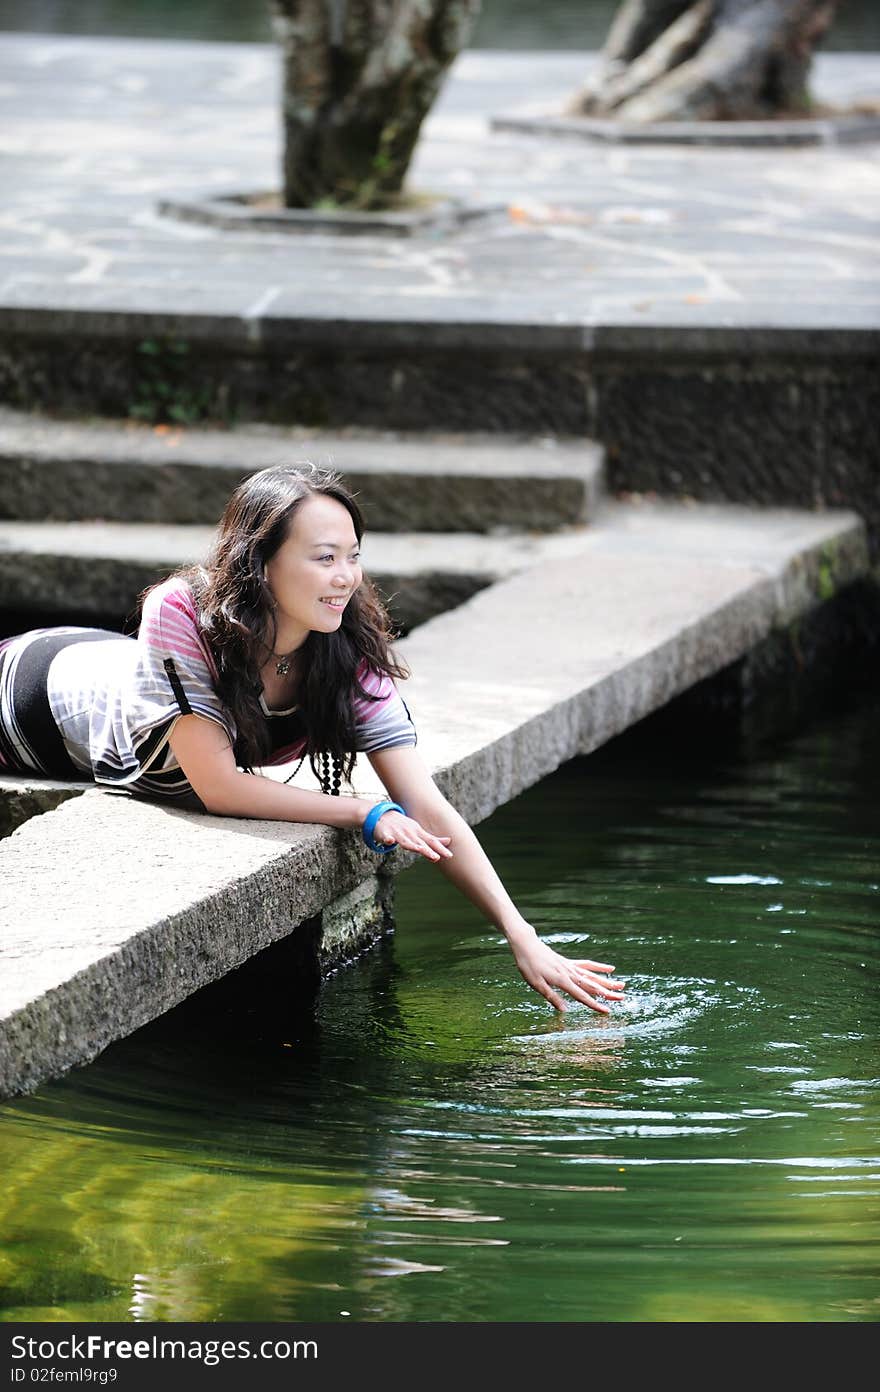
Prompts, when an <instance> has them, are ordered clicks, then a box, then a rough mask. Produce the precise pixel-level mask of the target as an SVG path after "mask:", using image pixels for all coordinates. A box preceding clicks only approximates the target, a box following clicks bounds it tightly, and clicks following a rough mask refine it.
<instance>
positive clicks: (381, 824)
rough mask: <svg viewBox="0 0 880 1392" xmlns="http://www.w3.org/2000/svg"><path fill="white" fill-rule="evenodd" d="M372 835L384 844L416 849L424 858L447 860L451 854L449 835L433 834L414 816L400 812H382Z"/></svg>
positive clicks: (410, 849)
mask: <svg viewBox="0 0 880 1392" xmlns="http://www.w3.org/2000/svg"><path fill="white" fill-rule="evenodd" d="M373 837H374V839H375V840H376V841H379V842H381V843H382V845H385V846H402V847H403V849H404V850H405V851H416V852H417V854H418V855H422V856H424V857H425V859H426V860H433V861H438V860H448V859H450V857H451V856H452V852H451V851H450V849H449V842H450V841H451V840H452V837H451V836H435V835H434V834H433V832H430V831H426V830H425V828H424V827H423V826H421V825H420V823H419V822H417V821H416V820H415V818H414V817H407V816H405V815H404V814H403V813H402V812H383V813H382V816H381V817H380V818H379V820H378V822H377V823H376V825H375V827H374V829H373Z"/></svg>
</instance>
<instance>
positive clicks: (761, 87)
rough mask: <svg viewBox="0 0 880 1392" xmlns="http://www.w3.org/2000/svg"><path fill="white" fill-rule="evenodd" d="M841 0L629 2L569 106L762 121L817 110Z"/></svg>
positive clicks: (633, 115)
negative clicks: (817, 66) (815, 74)
mask: <svg viewBox="0 0 880 1392" xmlns="http://www.w3.org/2000/svg"><path fill="white" fill-rule="evenodd" d="M838 4H839V0H623V4H622V5H621V7H620V9H619V10H618V12H617V14H616V15H615V18H614V22H613V24H612V26H611V30H610V32H609V35H608V38H607V40H606V43H605V47H604V49H603V50H602V54H601V58H600V61H599V64H598V65H597V67H596V69H595V71H594V72H593V73H591V75H590V77H589V79H588V81H587V83H586V84H585V86H584V87H583V88H582V90H581V91H580V92H578V93H577V95H576V97H575V98H574V100H573V101H572V102H571V103H570V104H569V110H570V111H571V112H573V113H574V114H577V115H582V116H586V115H590V116H614V117H619V118H620V119H621V120H625V121H639V122H651V121H685V120H689V121H693V120H698V121H699V120H703V121H725V120H728V121H729V120H756V119H762V118H764V119H766V118H767V117H771V116H777V115H780V114H800V113H803V112H805V111H807V110H808V109H809V101H810V98H809V91H808V87H807V83H808V78H809V72H810V65H811V63H812V57H813V50H814V48H815V46H816V44H817V43H818V41H819V39H820V38H821V37H822V35H823V34H824V33H825V31H826V29H827V28H828V27H829V25H830V24H831V23H832V21H833V19H834V15H835V13H836V11H837V6H838Z"/></svg>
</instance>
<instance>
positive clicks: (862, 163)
mask: <svg viewBox="0 0 880 1392" xmlns="http://www.w3.org/2000/svg"><path fill="white" fill-rule="evenodd" d="M591 61H592V57H591V55H589V54H586V53H582V54H579V53H569V54H561V53H553V54H540V53H539V54H533V53H492V52H467V53H465V54H464V55H463V56H462V57H461V58H460V59H459V60H458V62H457V63H456V64H455V66H454V69H453V71H452V75H451V78H450V80H449V81H448V83H447V86H446V88H445V90H444V92H443V94H442V96H441V98H440V100H439V101H438V103H437V104H436V106H435V108H434V110H433V112H432V114H431V116H430V118H429V119H428V121H427V123H426V125H425V127H424V128H423V135H422V139H421V141H420V144H419V147H418V150H417V154H416V158H415V162H414V165H413V167H412V171H411V179H410V183H411V186H412V187H413V188H415V189H417V190H424V191H433V192H438V193H445V194H452V195H456V196H463V197H473V198H479V199H480V200H488V201H489V202H493V203H497V204H499V205H500V207H501V208H502V211H501V212H500V213H499V214H497V215H495V216H493V217H490V218H488V219H486V220H481V221H479V222H477V223H474V224H472V225H470V226H466V227H464V228H462V229H461V230H460V231H459V232H457V233H456V234H454V235H451V236H450V235H444V236H442V237H433V238H432V237H430V236H423V237H416V238H413V239H408V240H407V241H406V242H405V243H401V242H395V243H394V244H391V243H388V242H383V241H382V240H380V239H378V238H358V239H354V240H353V239H346V238H339V237H332V236H324V235H322V236H315V237H291V236H283V235H264V234H253V233H236V234H229V233H223V232H219V231H217V230H212V229H209V228H199V227H194V226H186V225H184V224H181V223H179V222H174V221H172V220H169V219H163V218H160V217H159V216H157V213H156V206H157V202H158V200H160V199H161V198H162V197H164V196H169V195H177V196H183V195H185V194H187V193H190V192H193V191H214V192H218V193H219V192H228V191H236V190H237V191H241V190H246V189H255V188H267V189H269V188H274V187H276V186H277V184H278V181H279V168H280V132H279V120H278V110H279V95H278V92H279V73H278V58H277V53H276V51H275V50H274V49H273V48H272V47H268V46H261V45H237V44H193V43H181V42H175V43H166V42H151V41H132V40H122V39H92V38H88V39H85V38H60V37H57V36H28V35H19V34H4V35H0V153H2V156H3V163H4V199H3V209H2V213H0V324H3V323H6V324H7V325H13V324H14V323H20V322H21V317H20V315H21V312H24V313H25V315H26V316H27V317H28V318H29V320H30V322H31V323H33V322H35V318H34V316H39V315H40V314H42V315H47V314H49V315H51V316H53V317H54V318H55V319H56V320H57V322H58V325H59V329H61V328H62V327H63V323H64V319H65V316H67V315H70V314H72V313H76V312H79V313H82V312H85V311H91V312H94V313H98V314H102V313H112V314H125V315H128V316H137V315H144V316H146V315H151V314H154V313H157V312H159V311H166V312H169V313H173V314H175V315H185V316H190V317H191V318H194V319H198V318H201V317H204V316H207V317H208V318H209V319H210V320H211V321H213V322H214V323H215V324H216V325H219V326H220V327H222V326H223V324H224V323H225V324H226V326H227V328H229V326H230V325H231V324H235V325H240V326H241V328H242V333H243V334H244V336H245V338H246V337H247V334H248V333H249V332H250V333H251V334H256V335H258V334H259V333H263V334H264V335H265V334H268V333H270V332H271V331H272V328H273V326H278V325H279V324H288V325H289V324H291V323H299V324H303V323H305V322H311V323H314V322H321V323H323V324H325V325H326V326H328V329H329V328H331V327H332V326H334V325H336V326H337V328H339V326H343V325H345V324H348V323H350V322H351V321H353V320H355V321H357V322H358V323H359V324H360V325H361V327H362V330H363V329H364V328H365V327H367V326H369V325H370V324H371V323H372V324H374V325H376V326H377V327H378V326H384V330H383V331H384V332H386V333H387V328H388V325H389V324H391V323H393V324H395V325H398V326H399V327H400V329H401V330H402V331H404V330H406V329H407V327H409V329H410V330H413V329H417V330H418V333H419V340H420V342H422V343H424V342H425V341H426V339H425V336H426V335H428V336H429V338H430V336H433V339H434V341H437V342H438V343H441V342H458V341H463V338H466V336H467V327H468V326H470V328H471V332H472V333H480V334H482V335H484V336H485V335H487V334H490V333H491V331H492V328H493V326H495V329H496V330H503V332H504V334H505V341H507V342H511V343H512V342H514V339H513V338H512V337H511V334H512V333H513V331H514V330H515V329H517V328H519V329H520V330H521V331H522V333H523V334H524V335H525V337H526V339H527V341H528V343H529V345H530V347H532V348H534V347H535V346H536V344H537V343H538V342H539V341H541V339H542V337H543V339H544V340H546V341H547V342H550V341H551V340H552V341H554V342H558V343H560V344H562V343H566V342H571V343H574V342H575V341H576V340H577V341H580V342H582V343H584V344H585V345H587V344H588V343H589V341H590V339H589V336H588V337H587V338H584V335H585V334H587V335H589V333H590V332H591V331H598V330H599V329H604V330H605V331H609V330H611V329H613V328H614V327H615V326H619V327H623V328H627V327H628V326H629V327H632V326H635V327H637V328H640V329H643V330H644V329H647V328H649V327H651V326H658V327H664V326H665V327H666V328H667V329H668V328H669V327H670V326H673V327H678V328H682V329H684V330H685V331H691V330H694V329H700V328H706V327H709V326H711V327H715V328H719V327H720V328H723V327H724V326H738V325H748V326H750V327H751V328H752V329H758V330H760V329H762V328H765V329H766V328H768V327H771V328H775V329H781V328H788V329H803V328H809V327H811V326H812V327H822V328H827V327H830V326H832V325H833V326H836V327H838V328H841V329H858V328H865V327H872V328H876V327H877V325H878V322H880V256H878V226H880V143H873V144H868V145H860V146H857V147H848V148H845V149H824V148H823V149H808V150H791V149H782V150H778V149H777V150H773V149H771V150H754V149H750V150H730V149H724V150H709V149H699V148H682V147H671V146H670V147H650V148H647V147H631V148H607V147H602V146H585V145H581V144H577V143H567V142H564V141H562V142H558V141H552V140H539V139H534V138H532V137H527V136H517V135H514V134H501V133H495V134H493V133H491V132H490V130H489V120H490V118H491V117H492V116H493V115H494V114H498V113H501V112H508V113H509V112H511V111H516V110H517V109H531V108H533V107H534V106H535V105H538V106H541V107H543V108H547V107H548V106H552V105H553V104H554V103H558V102H561V101H562V99H563V98H564V97H565V96H566V95H567V94H568V93H570V92H571V91H572V90H574V88H575V87H576V86H577V85H578V83H579V81H580V79H581V76H582V74H583V73H584V71H585V70H586V68H587V67H588V65H589V64H590V62H591ZM814 86H815V91H816V95H817V96H818V97H819V98H820V99H822V100H825V101H829V102H832V103H833V102H835V101H839V102H846V101H852V100H858V99H865V100H874V101H876V100H877V99H878V97H880V57H878V56H877V55H872V54H864V55H852V54H827V55H820V58H819V61H818V63H817V67H816V74H815V84H814ZM208 251H209V252H210V254H209V255H208V254H206V252H208ZM145 323H146V321H145ZM190 332H191V334H192V335H193V337H194V336H195V334H194V330H193V325H192V324H190Z"/></svg>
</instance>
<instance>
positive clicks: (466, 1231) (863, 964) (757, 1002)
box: [0, 706, 880, 1322]
mask: <svg viewBox="0 0 880 1392" xmlns="http://www.w3.org/2000/svg"><path fill="white" fill-rule="evenodd" d="M878 716H880V707H877V706H875V707H874V708H867V709H866V708H863V709H861V710H860V711H857V712H855V713H853V714H849V715H846V716H845V717H837V718H836V719H835V720H834V721H829V723H828V724H827V725H821V726H817V727H815V728H813V729H812V731H811V732H809V733H808V734H806V735H804V736H802V737H800V738H798V739H796V740H794V741H792V742H791V743H790V744H788V745H787V746H786V747H783V748H781V749H778V750H777V751H775V752H774V753H773V755H772V756H764V757H761V758H756V759H753V760H752V761H751V762H735V761H724V760H723V759H715V760H714V761H710V760H707V759H706V758H705V757H702V758H699V759H698V758H694V759H693V760H692V761H691V762H687V761H685V759H684V756H683V755H682V754H681V753H680V752H676V751H675V750H673V749H672V748H670V747H668V746H667V748H666V749H665V750H664V749H662V748H661V749H660V750H659V751H658V749H657V742H656V740H655V741H654V742H653V743H652V744H649V745H647V746H646V745H644V744H641V745H640V744H639V743H638V742H636V741H633V740H630V741H629V742H623V743H622V744H619V745H618V746H617V747H616V748H612V749H609V750H607V751H604V752H603V753H602V754H601V755H600V756H597V757H594V758H593V759H590V760H585V761H580V762H578V763H576V764H574V765H571V766H569V767H568V768H566V769H565V770H562V771H561V772H560V773H558V774H557V775H555V776H554V777H553V778H551V779H548V780H547V781H546V782H545V783H543V784H542V785H541V786H540V787H538V788H536V789H534V790H532V791H531V792H530V793H528V794H526V795H525V796H524V797H522V798H520V799H519V800H518V801H517V802H516V803H514V804H513V805H511V806H510V807H508V808H507V809H505V810H504V811H502V812H501V813H500V814H499V815H497V816H496V817H494V818H493V819H492V821H491V822H490V823H488V824H487V825H486V826H485V827H484V828H483V829H482V836H483V840H484V842H485V844H486V845H487V847H488V848H489V850H490V852H491V854H492V855H493V857H494V858H495V860H496V863H497V864H498V866H499V868H500V870H501V873H502V875H503V877H504V878H505V880H506V881H507V883H508V884H509V886H510V888H511V889H512V891H513V892H514V894H515V896H516V897H517V899H518V900H519V902H520V903H521V905H522V906H523V908H524V909H525V910H526V912H527V913H528V914H529V915H530V916H531V917H532V919H533V921H534V922H535V923H536V924H537V925H538V927H539V928H540V930H541V932H542V933H543V934H545V935H546V936H548V937H549V938H550V939H551V940H552V941H554V942H556V943H558V944H560V945H563V946H564V947H565V948H567V949H570V950H571V951H572V953H575V952H576V953H577V955H584V954H586V955H594V956H598V957H600V958H602V959H605V960H609V961H613V962H615V963H616V964H617V967H618V969H619V970H620V971H621V972H625V973H626V975H627V976H628V979H629V982H630V987H629V992H628V1000H627V1003H626V1005H625V1006H624V1007H622V1008H617V1009H616V1011H615V1014H614V1016H613V1018H611V1019H599V1018H598V1017H596V1016H594V1015H592V1014H591V1013H590V1012H588V1011H587V1010H585V1009H584V1008H581V1007H577V1008H574V1009H572V1010H571V1011H570V1012H569V1014H568V1015H567V1016H566V1017H565V1018H564V1020H561V1021H560V1020H557V1019H556V1017H555V1016H554V1015H553V1014H552V1013H550V1012H549V1011H548V1009H547V1007H546V1006H545V1004H544V1003H543V1002H542V1001H541V1000H540V999H539V998H538V997H536V996H534V995H533V994H532V993H530V992H529V991H528V990H527V988H526V987H525V986H524V985H523V984H522V983H521V982H520V980H519V978H518V977H517V976H516V973H515V971H514V970H513V969H512V965H511V961H510V958H509V957H508V955H507V952H506V949H505V948H503V946H501V945H500V943H499V941H498V940H497V939H496V938H495V936H494V935H493V933H491V932H490V931H488V930H487V928H486V926H485V925H484V924H483V923H482V922H481V920H480V919H479V917H478V916H477V915H476V914H475V913H474V912H472V911H471V910H470V909H469V907H468V906H467V905H464V906H463V904H462V901H461V900H460V899H458V898H457V897H456V896H455V895H454V894H453V893H452V891H451V890H449V889H448V887H447V886H446V885H445V883H444V882H443V881H442V880H440V878H439V876H438V874H437V872H436V871H434V870H432V869H431V867H429V866H427V865H425V866H419V867H418V868H416V869H414V870H411V871H409V872H407V873H406V874H405V875H403V876H402V877H401V879H400V880H399V882H398V920H399V921H398V930H397V933H396V934H395V936H394V937H393V938H392V939H390V940H387V941H386V942H385V943H384V944H383V945H382V946H381V947H380V948H379V949H378V950H376V951H374V952H373V953H371V954H368V955H367V956H365V957H364V958H362V959H361V961H360V962H358V963H356V964H354V965H352V966H349V967H347V968H345V969H343V970H341V971H340V972H338V973H337V974H336V975H335V976H334V977H333V978H332V979H331V980H330V982H329V983H328V985H327V986H326V988H325V991H324V994H323V998H322V1003H321V1007H320V1012H319V1018H318V1020H317V1022H316V1024H315V1026H314V1028H309V1027H308V1026H304V1027H301V1028H300V1029H299V1030H298V1031H297V1029H296V1028H295V1026H293V1025H292V1024H289V1023H283V1022H282V1023H280V1024H279V1022H278V1019H277V1017H276V1015H275V1013H274V1008H273V1002H272V1001H271V1000H270V996H269V988H268V980H269V978H267V977H266V976H265V975H264V976H263V977H262V984H259V983H257V984H254V982H253V981H251V982H250V985H247V983H244V982H242V983H240V984H239V986H237V987H236V989H235V990H234V991H229V989H228V988H227V990H226V992H225V993H224V991H223V990H222V988H221V989H220V990H219V991H217V990H215V991H212V992H210V993H203V994H202V996H201V997H200V998H199V999H197V1000H195V1001H192V1002H189V1003H187V1004H186V1005H185V1006H183V1007H181V1008H180V1009H179V1010H177V1011H175V1012H174V1013H173V1014H172V1015H171V1016H170V1017H167V1018H166V1019H165V1020H163V1021H160V1022H157V1023H156V1024H155V1025H154V1026H151V1027H150V1028H149V1029H146V1030H143V1031H141V1032H140V1033H139V1034H138V1035H136V1036H134V1037H133V1038H131V1039H130V1040H127V1041H124V1042H122V1043H120V1044H118V1045H116V1046H114V1048H112V1049H111V1050H109V1051H108V1052H107V1053H106V1054H105V1055H104V1056H103V1058H102V1059H100V1060H98V1061H97V1062H96V1063H95V1064H93V1065H91V1066H90V1067H89V1068H87V1069H83V1070H80V1071H79V1072H77V1073H76V1074H74V1075H71V1076H70V1077H69V1078H67V1079H66V1080H64V1081H61V1082H58V1083H55V1084H52V1085H50V1086H47V1087H45V1088H43V1089H42V1091H41V1092H39V1093H38V1094H36V1095H35V1096H33V1097H29V1098H24V1099H20V1100H17V1101H14V1102H12V1103H7V1104H6V1105H5V1106H4V1107H3V1108H2V1109H0V1171H2V1173H3V1175H4V1183H3V1193H2V1199H0V1212H2V1220H0V1235H2V1237H0V1305H2V1307H3V1311H4V1313H3V1318H5V1319H7V1320H38V1319H49V1320H139V1319H143V1320H173V1321H179V1320H208V1321H214V1320H223V1321H240V1320H248V1319H259V1320H302V1321H309V1322H311V1321H328V1320H329V1321H344V1320H356V1321H372V1320H403V1321H416V1320H428V1321H447V1320H476V1321H544V1320H566V1321H598V1320H610V1321H676V1320H692V1321H708V1320H724V1321H731V1320H732V1321H736V1320H758V1321H768V1320H769V1321H783V1320H785V1321H787V1320H792V1321H817V1320H818V1321H824V1320H834V1321H873V1320H876V1319H877V1317H878V1314H880V1285H878V1280H877V1272H878V1260H877V1258H878V1244H877V1237H878V1218H880V1204H878V1198H880V1137H878V1102H880V1080H878V1073H880V1069H878V1057H877V1048H876V1043H875V1041H876V1036H877V1015H878V997H877V977H878V951H877V924H878V913H877V910H878V903H880V819H878V817H877V786H878V777H880V734H878V729H880V725H878ZM274 975H275V977H276V978H277V975H278V973H277V972H275V973H274Z"/></svg>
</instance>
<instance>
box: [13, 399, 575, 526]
mask: <svg viewBox="0 0 880 1392" xmlns="http://www.w3.org/2000/svg"><path fill="white" fill-rule="evenodd" d="M305 459H309V460H312V461H313V462H315V463H320V464H324V465H328V466H330V467H333V468H335V469H338V470H339V471H340V472H341V473H342V474H343V475H344V477H345V478H346V480H347V481H348V483H349V485H350V487H351V488H352V490H353V491H354V492H355V493H356V495H357V497H358V500H359V502H360V505H361V507H362V508H363V510H364V513H365V515H366V518H367V522H368V525H369V527H370V530H371V531H375V532H401V531H403V532H422V531H426V532H427V531H430V532H462V531H463V532H483V531H495V530H497V529H499V528H504V527H513V528H521V529H522V528H528V529H530V530H537V531H552V530H554V529H555V528H557V527H564V526H570V525H573V524H579V523H583V522H587V521H588V520H589V518H590V516H591V514H592V513H593V511H594V510H595V507H596V503H597V500H598V496H599V491H600V489H601V482H602V452H601V450H600V448H599V446H598V445H596V444H594V443H593V442H591V441H589V440H586V441H566V440H555V439H550V438H547V437H544V438H539V439H535V440H528V439H522V438H519V437H513V436H503V435H502V436H493V437H491V438H490V437H488V436H475V437H468V436H461V435H458V436H449V435H443V434H432V435H428V436H424V435H420V436H418V437H412V436H403V435H396V436H395V435H392V434H391V433H390V432H387V431H385V432H381V433H379V432H373V433H364V432H356V431H347V432H346V433H344V434H338V433H337V434H331V433H329V432H327V431H317V430H312V431H309V430H306V429H303V428H299V429H297V428H293V427H289V428H286V429H285V428H281V427H276V428H272V427H270V426H263V427H261V428H253V429H250V430H248V429H234V430H210V429H204V428H192V427H190V428H186V429H184V428H181V427H174V426H160V427H158V428H151V427H150V426H147V425H141V424H137V423H136V422H134V421H116V422H109V421H95V420H91V421H69V420H68V421H65V420H46V419H45V418H39V417H35V416H30V415H26V414H20V413H18V412H15V411H4V410H2V409H0V500H2V501H0V516H5V517H8V518H10V519H13V518H14V519H15V520H17V521H40V522H43V521H65V522H67V521H79V520H85V519H93V518H102V519H103V520H105V521H120V522H133V521H137V522H149V523H165V524H167V523H184V524H199V523H202V524H205V525H213V524H214V523H215V522H216V521H217V519H218V518H219V516H220V514H221V513H222V511H223V508H224V507H225V505H226V502H227V500H228V498H229V495H230V493H231V492H232V490H233V489H234V488H235V487H236V485H237V484H238V483H239V482H240V481H241V480H242V479H243V478H245V477H246V476H247V475H248V474H250V473H254V472H255V471H256V470H258V469H263V468H267V467H269V466H270V465H277V464H282V463H293V462H296V461H298V460H305Z"/></svg>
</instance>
